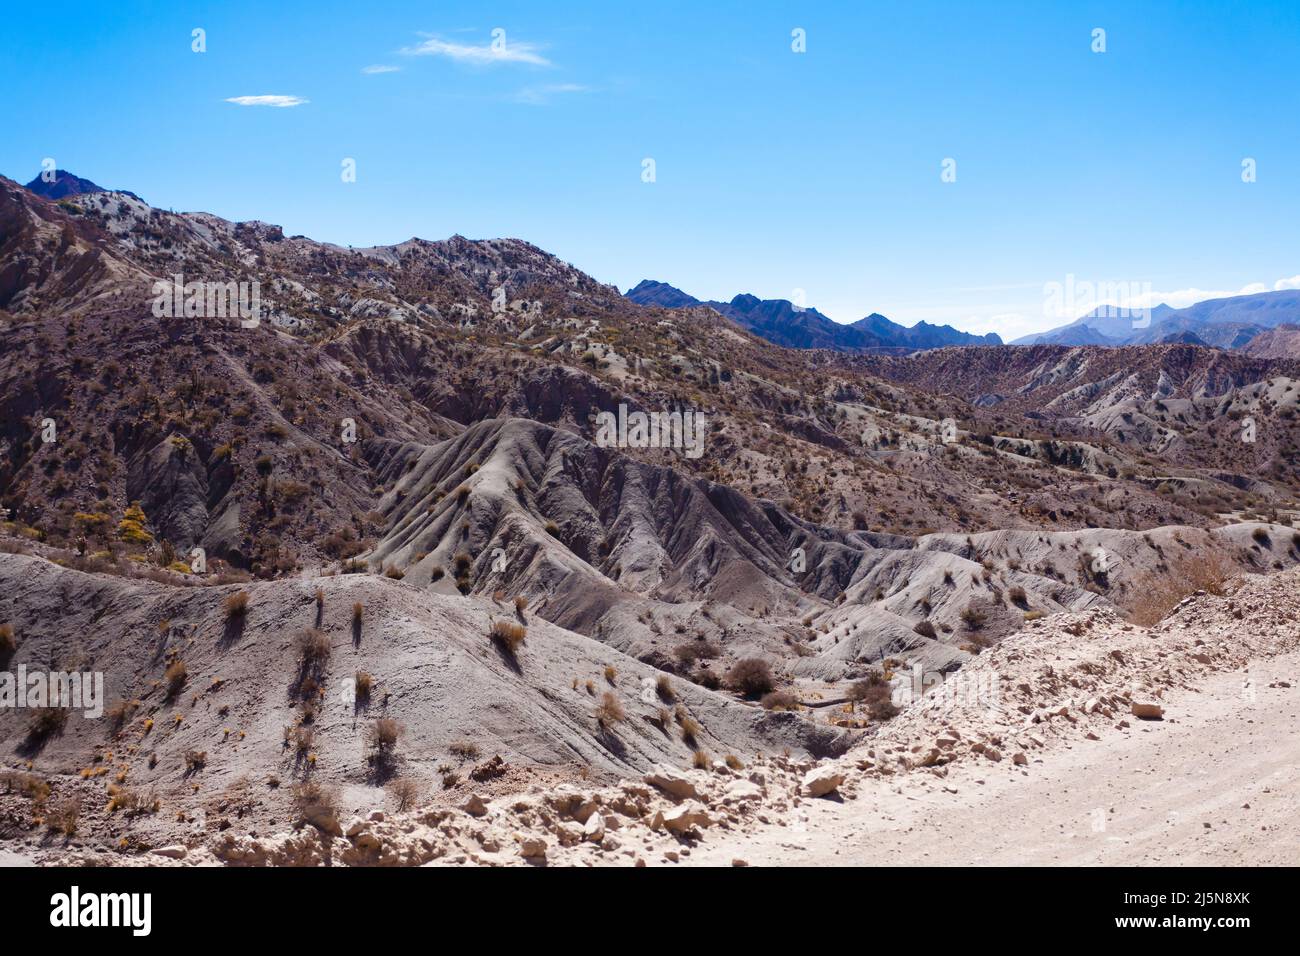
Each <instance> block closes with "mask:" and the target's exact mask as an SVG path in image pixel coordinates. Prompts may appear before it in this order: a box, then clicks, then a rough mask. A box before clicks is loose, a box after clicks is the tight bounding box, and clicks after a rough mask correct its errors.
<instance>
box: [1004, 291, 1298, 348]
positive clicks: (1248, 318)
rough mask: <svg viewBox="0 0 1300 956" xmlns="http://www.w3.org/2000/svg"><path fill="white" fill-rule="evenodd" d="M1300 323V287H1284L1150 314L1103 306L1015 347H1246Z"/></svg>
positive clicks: (1019, 341) (1017, 342)
mask: <svg viewBox="0 0 1300 956" xmlns="http://www.w3.org/2000/svg"><path fill="white" fill-rule="evenodd" d="M1298 321H1300V290H1296V289H1284V290H1280V291H1275V292H1258V293H1253V294H1250V295H1235V296H1229V297H1226V298H1220V299H1207V300H1205V301H1203V302H1197V303H1196V304H1194V305H1190V306H1187V307H1186V308H1182V309H1174V308H1171V307H1170V306H1168V305H1165V304H1164V303H1161V304H1160V305H1157V306H1155V307H1154V308H1153V309H1152V310H1151V314H1150V315H1149V316H1135V315H1133V314H1132V313H1129V312H1126V311H1124V310H1122V309H1116V308H1114V307H1112V306H1099V307H1098V308H1096V309H1094V310H1093V311H1091V312H1089V313H1088V314H1087V315H1084V316H1081V317H1080V318H1078V319H1075V320H1074V321H1073V322H1070V323H1068V324H1066V325H1062V326H1059V327H1058V328H1055V329H1050V330H1048V331H1046V332H1039V333H1036V334H1034V335H1026V336H1024V337H1022V338H1019V339H1016V340H1014V341H1013V342H1012V343H1011V344H1012V345H1106V346H1119V345H1152V344H1157V343H1169V342H1189V343H1191V344H1202V345H1209V346H1213V347H1216V348H1223V349H1242V348H1246V347H1247V346H1248V345H1249V344H1250V341H1251V340H1252V339H1254V338H1255V337H1256V336H1258V335H1260V334H1261V333H1262V332H1265V331H1267V330H1269V329H1273V328H1276V327H1277V326H1279V325H1283V324H1294V323H1296V322H1298Z"/></svg>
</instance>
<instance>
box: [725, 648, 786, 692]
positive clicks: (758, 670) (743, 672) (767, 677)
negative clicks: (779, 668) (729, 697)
mask: <svg viewBox="0 0 1300 956" xmlns="http://www.w3.org/2000/svg"><path fill="white" fill-rule="evenodd" d="M725 683H726V685H727V687H728V688H730V689H731V690H732V691H734V692H735V693H737V694H741V695H743V696H745V697H762V696H763V695H764V694H766V693H768V692H769V691H771V690H774V689H775V688H776V681H775V680H774V679H773V678H772V669H771V668H770V667H769V666H768V664H767V661H765V660H763V659H762V658H761V657H747V658H745V659H744V660H742V661H737V662H736V663H735V665H734V666H733V667H732V668H731V670H729V671H727V676H726V680H725Z"/></svg>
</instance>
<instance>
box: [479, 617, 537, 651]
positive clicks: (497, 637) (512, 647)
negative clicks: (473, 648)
mask: <svg viewBox="0 0 1300 956" xmlns="http://www.w3.org/2000/svg"><path fill="white" fill-rule="evenodd" d="M488 633H489V636H490V637H491V638H492V640H493V641H494V642H496V644H497V646H499V647H500V648H501V649H502V650H504V651H506V652H507V653H509V654H512V655H513V654H517V653H519V648H520V647H522V646H523V644H524V639H525V638H526V637H527V636H528V628H526V627H524V626H523V625H522V624H516V623H515V622H514V621H504V620H500V619H498V620H495V621H493V622H492V627H491V629H490V630H489V632H488Z"/></svg>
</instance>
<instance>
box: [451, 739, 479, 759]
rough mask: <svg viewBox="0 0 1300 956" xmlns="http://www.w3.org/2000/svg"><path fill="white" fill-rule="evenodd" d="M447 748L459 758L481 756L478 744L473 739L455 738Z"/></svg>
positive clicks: (476, 757)
mask: <svg viewBox="0 0 1300 956" xmlns="http://www.w3.org/2000/svg"><path fill="white" fill-rule="evenodd" d="M447 749H448V750H449V751H450V752H451V755H452V756H453V757H455V758H457V759H458V760H477V759H478V758H479V752H480V751H479V749H478V744H476V743H474V741H472V740H453V741H452V743H451V746H450V747H448V748H447Z"/></svg>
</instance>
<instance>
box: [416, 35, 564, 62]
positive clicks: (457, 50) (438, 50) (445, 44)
mask: <svg viewBox="0 0 1300 956" xmlns="http://www.w3.org/2000/svg"><path fill="white" fill-rule="evenodd" d="M540 49H541V48H540V47H539V46H537V44H535V43H525V42H523V41H521V40H509V39H507V38H506V37H504V36H502V37H501V38H500V39H499V40H493V41H491V42H488V43H484V44H482V45H481V46H480V45H476V44H472V43H453V42H451V41H450V40H444V39H442V38H441V37H437V36H431V37H428V38H427V39H425V40H424V42H422V43H420V44H418V45H417V46H412V47H405V48H403V49H402V50H401V51H399V52H401V53H402V54H404V55H406V56H445V57H449V58H450V59H453V60H455V61H457V62H458V63H472V64H474V65H476V66H488V65H491V64H494V63H531V64H532V65H533V66H550V65H551V61H550V60H548V59H546V57H544V56H542V55H541V54H540V53H539V52H538V50H540Z"/></svg>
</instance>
